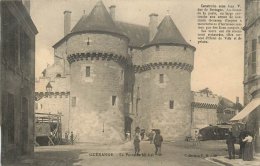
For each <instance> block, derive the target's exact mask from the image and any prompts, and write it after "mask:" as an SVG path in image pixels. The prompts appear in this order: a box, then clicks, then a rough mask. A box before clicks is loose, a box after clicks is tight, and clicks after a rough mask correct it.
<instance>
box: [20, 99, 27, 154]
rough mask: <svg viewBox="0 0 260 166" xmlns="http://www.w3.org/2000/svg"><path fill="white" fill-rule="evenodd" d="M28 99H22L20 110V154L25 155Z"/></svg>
mask: <svg viewBox="0 0 260 166" xmlns="http://www.w3.org/2000/svg"><path fill="white" fill-rule="evenodd" d="M28 107H29V106H28V99H27V98H25V97H23V98H22V110H21V125H20V127H21V129H20V132H21V133H20V134H21V153H22V155H25V154H26V153H27V146H28V111H29V110H28V109H29V108H28Z"/></svg>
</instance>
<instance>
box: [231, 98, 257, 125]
mask: <svg viewBox="0 0 260 166" xmlns="http://www.w3.org/2000/svg"><path fill="white" fill-rule="evenodd" d="M259 105H260V98H256V99H253V100H252V101H251V102H250V103H249V104H247V106H246V107H245V108H244V109H243V110H242V111H240V112H239V113H238V114H237V115H236V116H234V117H233V118H232V119H230V121H239V120H242V119H244V118H245V117H246V116H248V115H249V114H250V113H251V112H252V111H254V110H255V109H256V107H258V106H259Z"/></svg>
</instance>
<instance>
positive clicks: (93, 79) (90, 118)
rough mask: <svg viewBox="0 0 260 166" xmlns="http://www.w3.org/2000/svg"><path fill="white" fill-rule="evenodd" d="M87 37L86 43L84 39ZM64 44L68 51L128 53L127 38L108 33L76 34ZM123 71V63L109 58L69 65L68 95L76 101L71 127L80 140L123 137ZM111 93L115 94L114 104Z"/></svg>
mask: <svg viewBox="0 0 260 166" xmlns="http://www.w3.org/2000/svg"><path fill="white" fill-rule="evenodd" d="M88 39H89V41H90V44H89V45H87V43H86V42H85V41H86V40H88ZM67 46H68V53H69V54H76V53H86V52H89V53H92V52H105V53H113V54H117V55H121V56H123V57H126V56H127V40H125V39H121V38H118V37H114V36H111V35H109V34H108V35H105V34H81V35H75V36H73V37H71V38H70V39H68V43H67ZM87 66H88V67H90V73H89V76H86V67H87ZM124 73H125V72H124V67H123V66H122V64H121V65H120V64H119V63H117V62H115V61H112V60H111V61H107V60H102V59H99V60H96V59H95V60H94V59H93V60H90V59H89V60H80V61H76V62H73V63H72V64H71V97H72V98H74V100H75V101H76V102H75V103H76V105H74V106H72V109H71V124H72V128H71V130H73V131H74V132H75V134H76V135H77V138H78V139H79V141H80V142H105V143H111V142H121V141H122V140H123V138H124ZM112 96H116V99H115V100H114V103H113V101H112V100H113V99H112V98H113V97H112ZM112 103H113V104H114V105H113V104H112Z"/></svg>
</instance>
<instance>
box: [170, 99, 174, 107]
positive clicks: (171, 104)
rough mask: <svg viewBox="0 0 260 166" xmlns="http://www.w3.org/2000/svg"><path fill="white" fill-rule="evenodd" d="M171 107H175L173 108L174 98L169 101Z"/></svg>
mask: <svg viewBox="0 0 260 166" xmlns="http://www.w3.org/2000/svg"><path fill="white" fill-rule="evenodd" d="M169 108H170V109H173V108H174V101H173V100H170V102H169Z"/></svg>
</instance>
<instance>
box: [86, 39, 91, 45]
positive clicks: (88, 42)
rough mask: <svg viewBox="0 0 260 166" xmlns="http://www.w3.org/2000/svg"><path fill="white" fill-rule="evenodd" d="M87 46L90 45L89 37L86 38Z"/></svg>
mask: <svg viewBox="0 0 260 166" xmlns="http://www.w3.org/2000/svg"><path fill="white" fill-rule="evenodd" d="M87 45H90V41H89V37H88V41H87Z"/></svg>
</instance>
